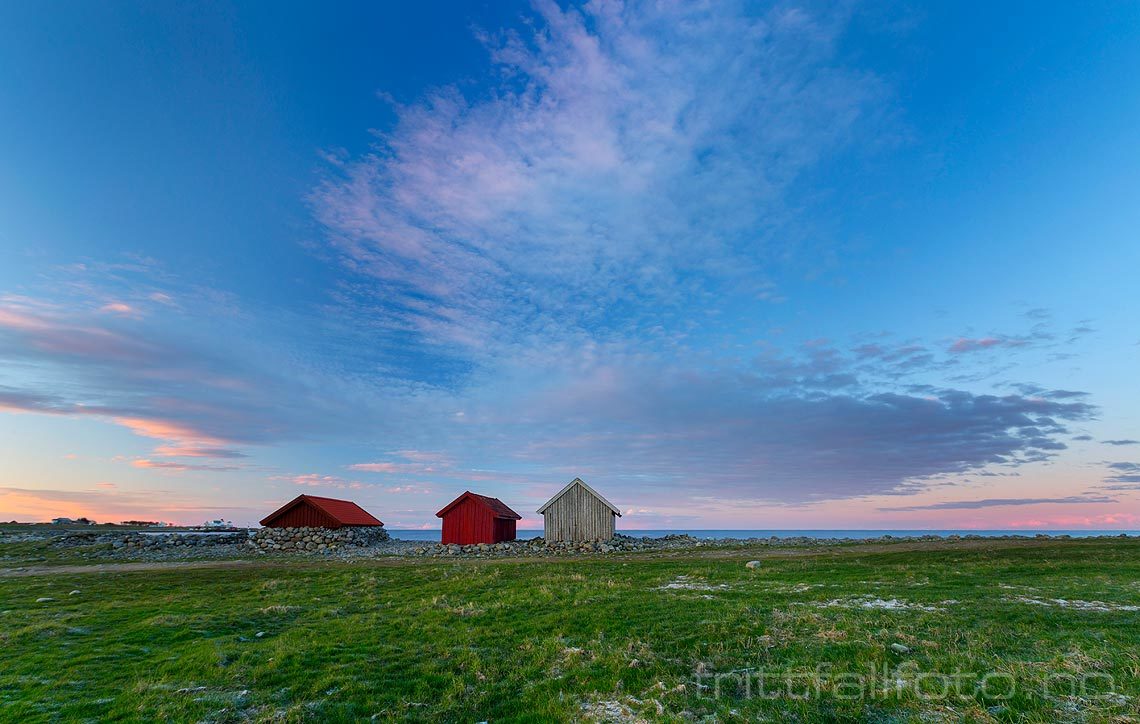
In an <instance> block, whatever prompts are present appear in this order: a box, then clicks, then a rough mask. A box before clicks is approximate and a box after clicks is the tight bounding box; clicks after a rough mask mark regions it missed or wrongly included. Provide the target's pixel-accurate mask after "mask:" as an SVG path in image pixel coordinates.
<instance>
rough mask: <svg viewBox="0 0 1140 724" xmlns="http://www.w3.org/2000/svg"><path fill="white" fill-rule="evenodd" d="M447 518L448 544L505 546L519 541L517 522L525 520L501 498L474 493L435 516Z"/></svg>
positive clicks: (445, 523)
mask: <svg viewBox="0 0 1140 724" xmlns="http://www.w3.org/2000/svg"><path fill="white" fill-rule="evenodd" d="M435 515H436V517H437V518H443V537H442V539H443V542H444V543H445V544H451V543H454V544H458V545H470V544H472V543H504V542H506V541H509V540H514V539H515V521H517V520H521V519H522V516H521V515H519V514H518V513H516V512H515V511H513V510H511V509H510V508H508V507H507V506H506V504H505V503H503V501H501V500H499V499H498V498H490V497H488V496H486V495H478V494H476V493H472V492H471V491H470V490H468V491H466V492H465V493H463V495H460V496H459V497H458V498H456V499H455V500H453V501H451V502H450V503H448V504H447V505H446V506H444V508H443V510H441V511H439V512H438V513H436V514H435Z"/></svg>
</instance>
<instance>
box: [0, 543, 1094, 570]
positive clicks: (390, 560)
mask: <svg viewBox="0 0 1140 724" xmlns="http://www.w3.org/2000/svg"><path fill="white" fill-rule="evenodd" d="M1082 540H1084V539H1081V538H1074V539H1070V540H1067V541H1064V543H1065V544H1067V545H1080V544H1081V541H1082ZM1059 542H1061V541H1058V540H1056V539H1053V540H1036V539H1018V540H1010V539H1004V540H1003V539H986V538H983V539H971V540H939V541H905V540H900V541H899V542H897V543H864V544H850V545H836V546H820V547H806V546H805V547H802V548H801V547H788V548H779V547H776V548H773V547H769V546H756V547H753V548H713V549H704V548H686V549H674V550H661V551H646V552H637V553H617V554H613V555H611V556H606V557H604V558H603V557H601V556H592V555H583V556H549V557H547V556H522V557H503V558H498V557H491V558H447V557H442V558H426V557H411V556H409V557H404V556H390V557H383V558H354V559H348V560H338V559H333V560H328V559H320V558H312V559H301V560H299V559H296V558H289V559H279V558H258V559H237V560H198V561H136V562H132V563H92V564H88V565H60V566H28V567H24V568H6V569H0V578H19V577H23V576H59V575H74V574H84V573H135V572H141V571H178V570H200V569H210V568H214V569H227V568H246V567H250V566H259V567H265V568H273V567H278V566H286V565H287V566H290V567H293V568H297V567H302V566H303V567H311V566H333V565H357V566H379V567H388V566H408V565H413V566H414V565H430V564H433V563H434V564H448V563H450V564H453V565H462V564H466V565H492V564H496V563H571V562H581V561H584V560H589V561H599V562H600V561H652V560H658V561H660V560H677V559H689V560H700V559H705V560H750V559H759V560H763V559H765V558H792V557H796V558H798V557H812V556H815V557H824V556H827V557H834V556H860V555H874V554H878V553H911V552H918V551H937V550H960V551H974V550H999V549H1002V548H1033V547H1038V546H1042V545H1056V544H1057V543H1059Z"/></svg>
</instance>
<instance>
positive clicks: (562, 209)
mask: <svg viewBox="0 0 1140 724" xmlns="http://www.w3.org/2000/svg"><path fill="white" fill-rule="evenodd" d="M536 7H537V13H538V18H536V23H535V24H534V26H533V30H532V32H531V34H529V35H520V34H516V33H513V32H506V33H501V34H487V35H484V36H483V40H484V42H485V43H486V45H487V47H488V50H489V52H490V55H491V58H492V60H493V62H494V64H495V66H496V71H497V73H498V76H497V79H492V83H493V84H494V90H493V92H489V93H480V94H478V95H465V94H464V93H463V92H462V91H460V90H459V88H458V87H445V88H439V89H436V90H434V91H432V92H430V93H428V94H427V95H426V96H425V97H424V98H423V99H421V100H416V101H414V102H411V103H407V104H399V103H398V104H396V106H395V108H396V113H397V115H398V119H399V120H398V122H397V123H396V125H395V127H394V129H393V130H391V131H390V132H386V133H383V134H381V136H380V140H379V143H378V145H377V148H376V149H375V152H374V153H372V154H369V155H368V156H366V157H364V158H361V159H357V160H351V161H348V162H347V163H342V162H338V164H337V165H336V166H335V168H334V173H333V174H332V175H331V176H330V178H329V180H328V182H327V183H325V184H324V185H322V186H321V187H320V188H319V189H317V190H316V191H315V192H314V194H313V196H312V204H313V208H314V211H315V213H316V214H317V217H318V218H319V219H320V220H321V221H322V222H323V223H324V224H325V225H326V227H327V229H328V231H329V241H330V243H331V244H332V247H333V248H334V249H335V250H336V252H337V253H338V254H339V256H340V258H341V259H342V261H343V263H344V264H345V265H346V266H347V267H348V268H350V269H352V270H353V271H355V272H359V273H361V274H363V275H365V276H367V277H370V278H372V279H375V280H378V282H379V283H378V285H377V287H376V288H378V289H382V290H383V294H382V296H373V297H369V296H368V292H367V290H366V288H362V287H356V288H354V290H353V291H354V299H355V301H356V302H357V303H358V304H359V303H360V302H361V300H362V299H365V300H367V299H369V298H371V299H372V300H373V302H374V303H375V304H376V305H377V308H376V310H375V313H374V314H370V318H371V319H372V320H373V321H372V324H373V326H374V327H379V326H384V327H387V328H388V330H389V331H390V332H391V333H393V334H397V333H398V334H405V335H410V338H411V339H412V340H414V341H417V342H418V343H421V344H432V343H445V344H448V345H459V346H460V347H461V348H462V349H463V352H464V353H465V354H469V355H474V356H476V357H477V358H483V357H485V356H486V355H488V354H495V353H505V352H506V350H507V349H510V348H511V347H512V346H513V345H526V346H528V347H532V346H533V345H534V343H536V342H546V343H552V344H558V345H563V344H566V343H577V342H583V341H586V340H588V339H593V340H597V339H608V338H611V337H619V338H620V337H621V336H622V335H623V334H624V333H625V332H627V331H629V330H630V329H632V328H634V327H637V328H642V329H651V328H652V327H653V325H661V324H663V323H671V322H675V321H676V318H677V317H678V316H680V315H681V314H682V313H684V314H686V315H688V314H692V313H693V311H694V308H695V307H694V305H695V306H696V307H701V306H710V307H715V306H717V305H718V302H717V298H724V297H725V296H726V295H730V294H731V295H732V296H743V297H744V298H751V299H753V300H755V299H756V298H757V297H756V292H755V290H756V288H757V280H758V279H763V278H764V277H765V275H766V273H767V270H766V267H767V265H770V264H771V263H772V260H773V259H775V258H779V256H780V251H778V250H776V249H773V248H771V247H772V245H773V244H776V241H775V240H774V234H773V230H774V229H776V228H780V227H781V226H782V225H784V224H785V223H786V222H787V221H788V219H789V217H790V216H791V214H790V212H789V209H788V207H787V205H786V202H787V197H786V194H787V193H788V190H789V187H790V186H791V185H792V184H793V183H794V181H795V180H796V179H797V178H798V177H799V176H800V175H801V174H802V173H803V172H804V171H805V170H806V169H808V168H811V167H812V166H814V165H816V164H817V163H818V162H819V161H820V159H821V158H822V157H825V156H826V155H827V154H829V153H830V152H832V151H834V150H836V149H838V148H841V147H843V146H844V145H845V144H847V143H848V142H849V141H850V140H851V138H852V137H853V135H854V133H855V130H856V129H858V128H863V127H868V128H875V129H876V130H878V131H880V132H883V133H884V135H889V134H886V132H885V129H884V128H883V126H882V123H881V119H882V116H883V115H884V114H885V112H886V111H885V108H886V101H885V99H886V96H887V92H886V90H885V86H884V84H883V83H882V82H880V81H879V80H878V79H877V78H876V77H875V76H874V75H872V74H871V73H869V72H866V71H864V70H859V69H851V68H846V67H844V66H843V65H841V64H839V63H838V62H837V61H836V55H837V42H838V40H837V39H838V37H839V36H840V34H841V32H842V29H843V26H844V22H845V20H846V18H845V17H844V16H842V15H834V16H813V15H810V14H808V13H805V12H803V11H801V10H798V9H791V8H788V7H777V8H774V9H771V10H768V11H764V12H759V13H758V12H755V11H754V10H752V9H750V8H748V7H746V6H745V5H744V4H739V5H738V4H735V3H731V2H730V3H719V4H717V6H716V7H715V9H713V8H711V7H710V6H705V5H686V4H665V3H630V4H627V5H618V4H608V3H593V4H590V5H588V6H586V7H585V8H584V9H581V10H579V9H565V10H563V9H561V8H560V7H559V6H557V5H556V4H555V3H553V2H539V3H537V5H536ZM711 280H715V286H716V293H715V294H714V293H713V291H712V289H711ZM760 286H763V285H760ZM406 340H407V337H406V338H405V341H406ZM642 341H643V342H644V341H645V340H642Z"/></svg>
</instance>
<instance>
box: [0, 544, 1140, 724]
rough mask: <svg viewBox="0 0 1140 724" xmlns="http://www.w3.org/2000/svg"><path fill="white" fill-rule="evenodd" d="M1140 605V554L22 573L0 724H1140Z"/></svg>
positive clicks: (5, 640) (5, 619)
mask: <svg viewBox="0 0 1140 724" xmlns="http://www.w3.org/2000/svg"><path fill="white" fill-rule="evenodd" d="M5 548H10V550H5ZM0 553H3V554H5V555H7V556H8V559H7V560H6V561H5V562H4V563H2V564H0V565H5V566H15V565H19V563H18V559H19V557H20V556H33V555H35V554H36V553H37V551H36V550H34V546H32V545H31V544H14V546H8V547H5V546H0ZM751 559H758V560H760V561H761V565H760V566H759V567H758V568H757V569H755V570H752V569H749V568H746V567H745V565H744V564H745V562H746V561H748V560H751ZM51 563H53V564H56V565H59V564H63V563H66V561H64V560H61V559H59V558H58V557H57V558H53V560H52V561H51ZM205 565H211V564H205ZM72 591H78V593H75V594H73V595H72V594H71V592H72ZM40 598H51V599H54V600H51V601H43V602H37V599H40ZM1138 609H1140V541H1138V540H1136V539H1135V538H1132V539H1119V540H1103V539H1102V540H1084V541H1082V540H1072V541H1023V542H1013V541H987V542H977V541H963V542H961V543H955V544H950V543H938V544H922V545H919V544H910V543H900V544H896V545H888V546H858V545H857V546H849V547H845V548H842V549H837V550H833V551H827V552H820V551H810V550H803V551H775V550H767V549H757V550H755V551H739V550H732V551H715V550H714V551H702V552H700V553H696V552H694V553H688V552H686V553H673V554H663V555H659V556H645V555H638V556H634V555H630V556H624V557H623V556H613V557H606V558H582V559H568V560H552V561H546V560H538V561H535V560H527V561H502V562H499V561H495V562H490V561H486V562H485V561H471V560H460V561H448V562H436V561H421V562H408V561H366V562H357V563H322V562H319V561H312V560H310V561H298V560H281V561H271V562H265V561H264V560H263V561H259V562H256V563H252V564H249V565H244V566H231V567H206V568H198V569H177V568H161V567H160V568H158V569H157V570H145V571H134V572H121V571H120V572H107V571H103V572H100V573H88V572H71V570H70V569H61V570H57V571H55V572H50V573H37V574H36V575H27V572H25V573H24V574H19V575H12V574H10V573H9V574H7V575H4V576H3V577H0V646H2V657H3V666H2V668H0V720H3V721H21V722H27V721H82V720H91V721H94V720H105V719H120V720H123V719H125V720H145V721H156V720H175V721H243V720H257V721H357V720H360V719H368V718H370V717H371V718H374V719H376V720H411V721H447V722H478V721H490V722H495V721H535V722H544V721H573V720H580V719H589V718H594V719H598V720H608V721H636V720H644V721H685V720H696V721H700V720H705V721H714V720H715V721H757V720H769V721H837V720H851V721H882V722H894V721H924V722H926V721H991V720H996V721H1040V722H1051V721H1133V720H1135V718H1136V717H1137V716H1138V706H1137V704H1138V702H1140V681H1138V677H1140V610H1138Z"/></svg>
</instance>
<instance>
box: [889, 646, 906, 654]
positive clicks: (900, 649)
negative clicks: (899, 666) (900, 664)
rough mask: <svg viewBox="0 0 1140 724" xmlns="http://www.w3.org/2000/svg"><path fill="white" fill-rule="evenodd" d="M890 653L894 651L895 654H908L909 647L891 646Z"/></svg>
mask: <svg viewBox="0 0 1140 724" xmlns="http://www.w3.org/2000/svg"><path fill="white" fill-rule="evenodd" d="M891 651H894V652H895V653H896V654H909V653H910V647H909V646H903V645H902V644H891Z"/></svg>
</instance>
